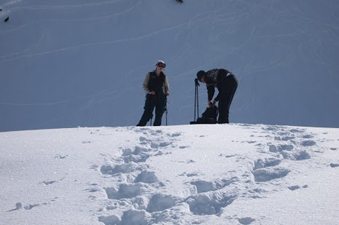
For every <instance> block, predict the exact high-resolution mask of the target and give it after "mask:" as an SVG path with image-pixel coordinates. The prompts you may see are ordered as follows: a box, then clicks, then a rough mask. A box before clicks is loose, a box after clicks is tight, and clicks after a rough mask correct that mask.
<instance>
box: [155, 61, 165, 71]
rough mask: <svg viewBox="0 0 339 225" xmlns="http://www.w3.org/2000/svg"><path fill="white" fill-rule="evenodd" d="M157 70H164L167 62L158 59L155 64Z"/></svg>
mask: <svg viewBox="0 0 339 225" xmlns="http://www.w3.org/2000/svg"><path fill="white" fill-rule="evenodd" d="M155 66H156V69H157V71H162V70H163V69H165V68H166V63H165V62H164V61H163V60H158V61H157V63H156V64H155Z"/></svg>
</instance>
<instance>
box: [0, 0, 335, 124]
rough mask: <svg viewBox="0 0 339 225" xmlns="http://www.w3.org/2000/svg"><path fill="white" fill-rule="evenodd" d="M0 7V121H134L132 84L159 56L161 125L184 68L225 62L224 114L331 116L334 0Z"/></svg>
mask: <svg viewBox="0 0 339 225" xmlns="http://www.w3.org/2000/svg"><path fill="white" fill-rule="evenodd" d="M0 7H1V8H2V11H0V19H1V20H0V68H1V69H0V70H1V71H0V130H1V131H6V130H23V129H37V128H57V127H60V128H64V127H76V126H117V125H118V126H126V125H135V124H136V123H137V121H138V119H139V118H140V115H141V113H142V110H143V108H142V107H143V103H144V93H143V90H142V88H141V83H142V81H143V79H144V76H145V74H146V73H147V72H148V71H150V70H152V69H153V68H154V64H155V61H156V60H157V59H159V58H162V59H164V60H165V61H166V62H167V64H168V68H167V70H166V71H167V75H168V77H169V81H170V84H171V96H170V98H169V123H170V124H187V123H188V122H189V121H190V120H191V119H192V116H193V115H192V114H193V100H194V86H193V78H194V76H195V73H196V72H197V71H198V70H200V69H211V68H215V67H225V68H227V69H229V70H231V71H233V72H234V73H235V74H236V75H237V77H238V78H239V81H240V85H239V89H238V92H237V94H236V96H235V99H234V104H233V106H232V109H231V121H233V122H246V123H266V124H289V125H307V126H329V127H338V126H339V117H338V116H337V115H339V107H338V99H339V91H338V84H339V76H338V74H339V66H338V63H337V59H338V58H339V45H338V35H339V21H338V20H339V16H338V15H339V3H338V1H337V0H324V1H319V0H308V1H304V0H266V1H258V0H251V1H234V0H208V1H207V0H199V1H197V0H185V1H184V3H183V4H178V3H177V2H176V1H174V0H162V1H159V0H105V1H94V0H58V1H44V0H25V1H22V0H1V1H0ZM6 16H10V20H9V21H8V22H7V23H5V22H3V19H4V18H5V17H6ZM200 93H201V98H200V99H202V100H201V105H203V106H204V105H205V98H206V94H205V90H204V88H200ZM203 106H202V108H203Z"/></svg>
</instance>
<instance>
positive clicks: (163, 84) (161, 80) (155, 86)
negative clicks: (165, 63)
mask: <svg viewBox="0 0 339 225" xmlns="http://www.w3.org/2000/svg"><path fill="white" fill-rule="evenodd" d="M143 86H144V89H145V91H146V93H150V92H152V91H154V92H155V93H156V94H157V95H162V94H165V95H167V94H168V93H169V85H168V81H167V78H166V75H165V74H164V73H163V72H161V73H160V75H159V76H157V74H156V73H155V71H152V72H149V73H148V74H147V75H146V77H145V80H144V84H143Z"/></svg>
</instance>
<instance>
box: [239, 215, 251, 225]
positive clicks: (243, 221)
mask: <svg viewBox="0 0 339 225" xmlns="http://www.w3.org/2000/svg"><path fill="white" fill-rule="evenodd" d="M238 221H239V223H240V224H243V225H248V224H251V223H252V222H254V221H255V219H253V218H251V217H244V218H240V219H238Z"/></svg>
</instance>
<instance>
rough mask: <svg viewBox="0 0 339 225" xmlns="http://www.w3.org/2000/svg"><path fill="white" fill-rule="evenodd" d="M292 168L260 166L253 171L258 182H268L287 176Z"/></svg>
mask: <svg viewBox="0 0 339 225" xmlns="http://www.w3.org/2000/svg"><path fill="white" fill-rule="evenodd" d="M289 172H290V170H288V169H285V168H279V167H267V168H260V169H256V170H254V171H252V174H253V176H254V180H255V181H256V182H267V181H270V180H275V179H279V178H283V177H285V176H286V175H287V174H288V173H289Z"/></svg>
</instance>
